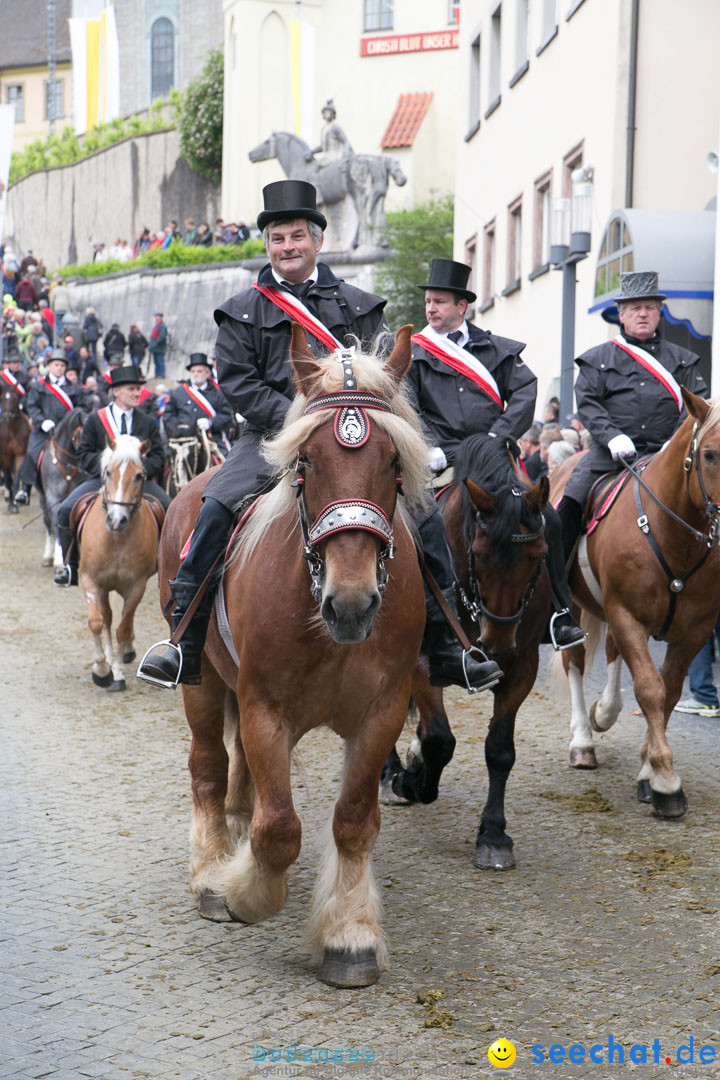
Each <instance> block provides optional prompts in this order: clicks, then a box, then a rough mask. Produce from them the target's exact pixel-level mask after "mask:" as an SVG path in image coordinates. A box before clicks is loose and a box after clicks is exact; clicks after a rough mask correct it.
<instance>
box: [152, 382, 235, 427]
mask: <svg viewBox="0 0 720 1080" xmlns="http://www.w3.org/2000/svg"><path fill="white" fill-rule="evenodd" d="M185 385H186V384H183V385H182V386H178V388H177V389H176V390H173V392H172V394H171V395H170V397H169V398H168V402H167V405H166V406H165V411H164V412H163V424H164V425H165V432H166V434H167V436H168V438H170V439H174V438H176V437H177V436H179V435H181V434H188V433H190V434H191V435H194V434H195V431H196V427H197V422H198V420H201V419H203V417H204V418H205V419H206V420H210V430H211V431H212V433H213V435H221V434H222V432H223V431H224V430H225V428H226V427H227V426H228V424H230V423H231V422H232V413H231V412H230V407H229V405H228V403H227V400H226V398H225V395H224V394H223V392H222V390H219V389H218V387H217V386H213V384H212V383H210V382H209V383H208V384H207V385H206V387H205V389H204V390H201V391H200V393H201V394H202V395H203V397H205V398H207V400H208V401H209V402H210V404H211V405H212V407H213V408H214V409H215V416H213V417H212V419H211V418H210V417H209V416H208V415H207V413H206V412H205V410H204V409H201V408H200V406H199V405H197V404H196V403H195V402H194V401H193V399H192V398H191V397H190V395H189V394H188V393H187V391H186V390H185ZM193 389H194V388H193Z"/></svg>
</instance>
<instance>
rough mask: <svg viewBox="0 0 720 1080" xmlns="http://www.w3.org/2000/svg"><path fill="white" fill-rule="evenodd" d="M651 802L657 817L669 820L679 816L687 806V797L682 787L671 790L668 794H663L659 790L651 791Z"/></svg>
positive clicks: (684, 811)
mask: <svg viewBox="0 0 720 1080" xmlns="http://www.w3.org/2000/svg"><path fill="white" fill-rule="evenodd" d="M652 804H653V810H654V811H655V813H656V814H657V816H658V817H661V818H667V819H669V820H672V819H673V818H681V817H682V816H683V814H685V813H686V811H687V808H688V801H687V797H686V795H685V792H684V791H683V789H682V788H678V790H677V791H673V792H671V794H670V795H665V794H663V792H660V791H653V792H652Z"/></svg>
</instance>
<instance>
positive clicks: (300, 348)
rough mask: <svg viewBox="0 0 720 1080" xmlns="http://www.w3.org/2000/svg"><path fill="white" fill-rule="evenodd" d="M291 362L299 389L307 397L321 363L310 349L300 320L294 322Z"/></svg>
mask: <svg viewBox="0 0 720 1080" xmlns="http://www.w3.org/2000/svg"><path fill="white" fill-rule="evenodd" d="M290 364H291V366H292V369H293V375H294V377H295V385H296V386H297V388H298V391H299V392H300V393H301V394H304V395H305V397H309V396H310V391H311V390H312V384H313V380H314V379H316V378H317V375H318V373H319V371H320V365H319V364H318V362H317V361H316V359H315V357H314V356H313V354H312V353H311V351H310V346H309V345H308V343H307V337H306V336H305V330H304V329H303V327H302V326H301V325H300V323H299V322H293V324H292V338H291V340H290Z"/></svg>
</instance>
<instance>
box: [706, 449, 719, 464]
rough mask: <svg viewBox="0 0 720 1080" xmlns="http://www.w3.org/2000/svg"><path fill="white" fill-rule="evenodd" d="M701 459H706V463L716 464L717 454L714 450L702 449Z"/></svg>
mask: <svg viewBox="0 0 720 1080" xmlns="http://www.w3.org/2000/svg"><path fill="white" fill-rule="evenodd" d="M703 461H706V462H707V463H708V465H716V464H717V454H716V453H715V451H714V450H703Z"/></svg>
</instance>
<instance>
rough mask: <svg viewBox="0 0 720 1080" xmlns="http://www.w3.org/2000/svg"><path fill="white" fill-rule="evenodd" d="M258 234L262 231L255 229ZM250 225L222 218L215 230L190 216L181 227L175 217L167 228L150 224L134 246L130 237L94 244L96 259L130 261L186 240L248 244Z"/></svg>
mask: <svg viewBox="0 0 720 1080" xmlns="http://www.w3.org/2000/svg"><path fill="white" fill-rule="evenodd" d="M254 232H255V234H256V235H257V236H259V235H260V234H259V233H258V232H257V230H254ZM250 235H251V234H250V229H249V228H248V226H247V225H246V224H245V222H244V221H229V222H227V223H226V222H225V221H224V220H223V219H222V218H218V219H217V221H216V222H215V229H214V231H213V230H212V229H211V228H210V226H209V224H208V223H207V222H206V221H203V222H201V223H200V224H196V222H195V220H194V218H186V219H185V226H184V228H183V229H180V227H179V226H178V223H177V221H175V220H171V221H169V222H168V223H167V225H166V226H165V228H164V229H159V230H157V231H156V232H152V231H151V230H150V229H148V228H147V226H146V227H145V228H143V229H141V230H140V232H139V233H138V234H137V236H136V237H135V240H134V242H133V245H132V247H131V246H130V245H129V244H128V242H127V240H121V239H119V238H118V239H116V240H115V243H114V244H105V243H97V244H93V262H108V261H109V260H110V259H117V260H119V261H120V262H130V260H131V259H136V258H137V257H138V255H142V253H143V252H144V251H153V250H154V249H156V248H159V249H160V250H161V251H167V249H168V248H169V247H170V245H171V244H173V243H178V242H179V243H181V244H185V246H186V247H211V246H212V245H213V244H216V245H217V244H221V245H222V244H244V243H245V241H246V240H249V239H250Z"/></svg>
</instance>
